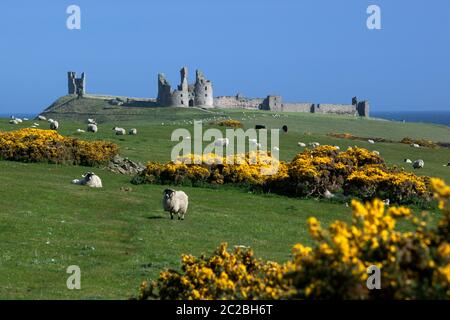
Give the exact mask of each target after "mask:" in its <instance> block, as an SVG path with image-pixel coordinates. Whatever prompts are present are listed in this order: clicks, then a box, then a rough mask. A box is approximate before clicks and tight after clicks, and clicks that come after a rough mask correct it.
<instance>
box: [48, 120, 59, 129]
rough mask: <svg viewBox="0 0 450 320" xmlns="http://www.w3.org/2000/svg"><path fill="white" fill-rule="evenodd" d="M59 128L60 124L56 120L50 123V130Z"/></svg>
mask: <svg viewBox="0 0 450 320" xmlns="http://www.w3.org/2000/svg"><path fill="white" fill-rule="evenodd" d="M58 128H59V123H58V121H56V120H53V121H52V122H50V130H58Z"/></svg>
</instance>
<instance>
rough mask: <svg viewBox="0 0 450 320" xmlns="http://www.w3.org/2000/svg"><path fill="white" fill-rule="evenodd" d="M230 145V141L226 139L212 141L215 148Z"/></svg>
mask: <svg viewBox="0 0 450 320" xmlns="http://www.w3.org/2000/svg"><path fill="white" fill-rule="evenodd" d="M229 144H230V140H229V139H228V138H221V139H217V140H216V141H214V146H216V147H227V146H228V145H229Z"/></svg>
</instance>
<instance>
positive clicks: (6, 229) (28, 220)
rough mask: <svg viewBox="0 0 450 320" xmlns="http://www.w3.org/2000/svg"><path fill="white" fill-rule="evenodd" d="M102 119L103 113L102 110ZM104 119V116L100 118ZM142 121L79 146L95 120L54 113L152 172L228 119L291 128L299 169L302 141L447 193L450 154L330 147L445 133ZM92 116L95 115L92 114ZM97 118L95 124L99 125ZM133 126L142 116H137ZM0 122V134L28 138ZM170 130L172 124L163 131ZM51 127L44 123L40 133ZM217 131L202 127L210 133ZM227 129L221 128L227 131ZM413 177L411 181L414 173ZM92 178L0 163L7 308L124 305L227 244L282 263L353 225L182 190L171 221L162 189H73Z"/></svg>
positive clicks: (312, 120) (267, 117) (318, 204)
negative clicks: (362, 153) (314, 221)
mask: <svg viewBox="0 0 450 320" xmlns="http://www.w3.org/2000/svg"><path fill="white" fill-rule="evenodd" d="M94 109H95V108H94ZM94 111H95V112H96V110H94ZM142 112H143V113H145V116H143V117H142V118H141V116H139V117H138V118H139V120H131V119H128V120H126V121H119V120H117V119H116V120H108V119H107V117H106V118H105V122H103V123H101V124H100V125H99V127H100V131H99V133H98V134H95V135H94V134H87V133H86V134H82V135H77V134H75V131H76V129H77V128H83V129H84V128H85V119H86V118H87V117H88V116H87V115H83V116H80V118H79V119H78V121H77V120H73V119H72V118H70V120H64V117H63V118H59V117H58V115H57V114H55V115H56V116H55V117H54V118H55V119H58V120H60V125H61V130H60V132H61V133H62V134H64V135H71V136H77V137H80V138H82V139H89V140H93V139H105V140H110V141H114V142H116V143H118V144H119V145H120V147H121V153H122V155H125V156H128V157H130V158H132V159H135V160H139V161H142V162H146V161H148V160H154V161H168V160H169V157H170V150H171V148H172V146H173V145H174V144H175V143H176V142H171V141H170V135H171V133H172V131H173V130H174V129H176V128H178V127H185V128H187V129H189V130H191V132H192V126H191V125H189V124H187V123H186V120H192V119H194V118H195V119H205V118H210V117H212V116H214V115H216V116H217V115H219V114H226V115H230V116H231V117H233V118H235V119H239V120H241V119H244V120H242V121H243V122H244V124H245V125H246V127H247V128H250V127H253V126H254V125H255V124H265V125H266V126H268V127H269V128H280V127H281V126H282V125H283V124H287V125H288V126H289V133H288V134H281V135H280V140H281V141H280V142H281V147H280V148H281V158H282V159H284V160H291V159H292V157H293V156H294V155H295V154H296V153H298V152H300V151H301V150H302V148H299V147H298V146H297V142H298V141H304V142H310V141H319V142H321V143H322V144H325V143H326V144H332V145H339V146H341V148H346V147H347V146H349V145H355V144H357V145H358V146H361V147H367V148H369V149H371V150H373V149H376V150H378V151H380V153H381V155H382V156H383V157H384V158H385V159H386V160H387V161H388V163H389V164H391V165H400V166H404V163H403V162H402V160H403V158H411V159H417V158H422V159H424V160H425V168H424V169H423V170H422V171H420V172H419V173H420V174H427V175H432V176H438V177H441V178H444V179H445V180H447V182H450V179H449V177H450V168H448V167H443V166H442V165H443V164H444V163H447V162H449V161H450V150H449V149H444V148H440V149H426V148H419V149H414V148H411V147H409V146H407V145H403V144H398V143H391V144H389V143H377V144H375V145H370V144H368V143H366V142H361V141H350V140H343V139H336V138H331V137H328V136H327V135H326V134H327V133H330V132H349V133H352V134H357V135H360V136H374V137H386V138H389V139H394V140H400V139H401V138H403V137H405V136H410V137H415V138H422V137H425V138H428V139H432V140H435V141H447V142H448V141H449V140H450V138H449V137H450V129H449V128H448V127H443V126H434V125H426V124H412V123H405V124H403V123H394V122H389V121H379V120H370V119H356V118H350V117H333V116H324V115H311V114H282V115H281V117H280V118H275V117H273V113H269V112H248V111H247V112H245V114H244V113H243V111H242V110H227V111H223V110H216V111H214V112H215V113H210V112H205V111H202V110H198V109H188V110H185V109H145V110H144V109H142ZM89 116H92V115H91V114H90V115H89ZM95 117H97V116H95ZM135 119H136V117H135ZM32 122H34V121H29V122H26V123H23V124H21V125H18V126H14V125H10V124H8V120H7V119H0V130H14V129H18V128H21V127H27V126H29V125H30V124H31V123H32ZM162 123H164V125H162ZM115 125H120V126H122V127H125V128H131V127H136V128H137V129H138V130H139V134H138V135H137V136H122V137H118V136H115V135H114V134H113V132H112V130H111V128H112V127H113V126H115ZM41 126H42V127H43V128H47V126H48V124H47V123H45V122H41ZM209 127H215V126H205V129H206V128H209ZM221 129H222V130H223V128H221ZM406 169H407V170H411V168H410V167H409V166H408V167H406ZM87 170H90V169H89V168H83V167H75V166H60V165H47V164H23V163H16V162H8V161H0V172H1V175H0V208H1V209H0V243H2V246H1V251H0V298H4V299H11V298H26V299H29V298H57V299H76V298H83V299H99V298H102V299H103V298H119V299H121V298H126V297H129V296H131V295H133V294H135V293H136V290H137V288H138V285H139V283H140V281H141V280H142V279H146V278H151V277H155V276H156V275H157V274H158V272H159V271H160V270H161V269H163V268H177V267H178V266H179V258H180V255H181V254H182V253H187V252H189V253H192V254H196V255H198V254H200V253H202V252H211V251H212V250H213V249H214V248H215V247H216V246H217V245H218V244H219V243H220V242H222V241H228V242H229V243H230V245H248V246H252V247H253V248H254V249H255V251H256V254H257V255H258V256H260V257H262V258H266V259H272V260H276V261H285V260H287V259H288V258H289V252H290V248H291V246H292V245H293V244H295V243H297V242H302V243H306V244H308V243H310V239H309V237H308V236H307V227H306V219H307V218H308V217H309V216H312V215H314V216H316V217H317V218H318V219H319V220H320V221H321V222H322V223H324V224H325V225H326V224H328V223H329V222H331V221H333V220H336V219H340V220H345V221H348V220H349V218H350V210H349V208H347V207H345V206H344V205H343V204H339V203H332V202H326V201H316V200H313V199H308V200H305V199H292V198H286V197H281V196H276V195H260V194H256V195H255V194H251V193H247V192H245V191H243V190H240V189H234V188H231V187H224V188H220V189H208V188H185V187H183V190H185V191H186V192H187V193H188V195H189V199H190V209H189V211H188V214H187V219H186V220H185V221H182V222H180V221H176V220H175V221H171V220H169V219H168V217H167V215H166V214H164V212H163V211H162V209H161V196H162V190H163V189H164V188H165V186H158V185H142V186H133V185H131V184H130V177H126V176H121V175H116V174H113V173H110V172H107V171H104V170H101V169H95V171H96V172H97V173H98V174H99V175H100V176H101V177H102V179H103V182H104V188H103V189H101V190H92V189H87V188H83V187H80V186H74V185H71V184H70V181H71V180H72V179H74V178H77V177H79V176H80V175H81V174H82V173H84V172H85V171H87ZM69 265H79V266H80V267H81V271H82V284H81V285H82V290H79V291H77V290H75V291H70V290H68V289H67V288H66V279H67V277H68V276H69V275H68V274H66V273H65V270H66V268H67V267H68V266H69Z"/></svg>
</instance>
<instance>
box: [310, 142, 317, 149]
mask: <svg viewBox="0 0 450 320" xmlns="http://www.w3.org/2000/svg"><path fill="white" fill-rule="evenodd" d="M308 146H310V147H311V148H313V149H314V148H317V147H318V146H320V143H318V142H310V143H308Z"/></svg>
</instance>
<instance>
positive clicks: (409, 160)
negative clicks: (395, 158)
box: [403, 159, 412, 163]
mask: <svg viewBox="0 0 450 320" xmlns="http://www.w3.org/2000/svg"><path fill="white" fill-rule="evenodd" d="M403 162H405V163H412V161H411V159H404V160H403Z"/></svg>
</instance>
